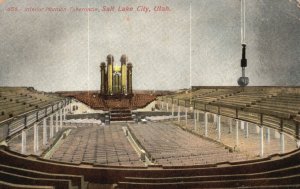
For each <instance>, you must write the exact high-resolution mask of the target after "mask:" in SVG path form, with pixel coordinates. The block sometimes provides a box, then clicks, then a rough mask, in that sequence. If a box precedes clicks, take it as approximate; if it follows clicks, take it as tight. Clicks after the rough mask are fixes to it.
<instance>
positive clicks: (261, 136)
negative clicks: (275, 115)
mask: <svg viewBox="0 0 300 189" xmlns="http://www.w3.org/2000/svg"><path fill="white" fill-rule="evenodd" d="M263 156H264V126H261V127H260V157H263Z"/></svg>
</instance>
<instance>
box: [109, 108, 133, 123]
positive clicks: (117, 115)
mask: <svg viewBox="0 0 300 189" xmlns="http://www.w3.org/2000/svg"><path fill="white" fill-rule="evenodd" d="M110 121H133V119H132V114H131V110H130V109H116V110H111V111H110Z"/></svg>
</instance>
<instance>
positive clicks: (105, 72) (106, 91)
mask: <svg viewBox="0 0 300 189" xmlns="http://www.w3.org/2000/svg"><path fill="white" fill-rule="evenodd" d="M120 61H121V66H117V65H114V57H113V56H112V55H108V56H107V67H106V65H105V63H104V62H102V63H101V64H100V74H101V77H100V78H101V85H100V94H101V95H106V96H107V95H110V96H113V95H125V96H126V95H131V94H132V64H131V63H128V64H127V61H128V58H127V56H126V55H122V56H121V59H120Z"/></svg>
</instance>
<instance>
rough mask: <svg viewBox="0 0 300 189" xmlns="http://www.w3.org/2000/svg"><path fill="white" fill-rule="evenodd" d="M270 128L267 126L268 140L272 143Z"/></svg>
mask: <svg viewBox="0 0 300 189" xmlns="http://www.w3.org/2000/svg"><path fill="white" fill-rule="evenodd" d="M270 138H271V137H270V128H269V127H267V142H268V143H270Z"/></svg>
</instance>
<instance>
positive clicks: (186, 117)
mask: <svg viewBox="0 0 300 189" xmlns="http://www.w3.org/2000/svg"><path fill="white" fill-rule="evenodd" d="M187 112H188V108H187V107H185V125H186V126H187V121H188V116H187Z"/></svg>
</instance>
